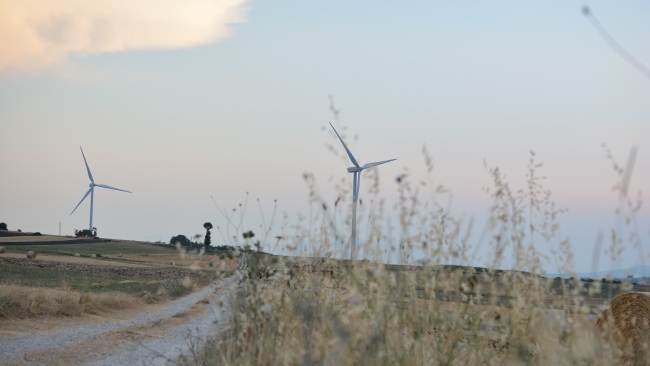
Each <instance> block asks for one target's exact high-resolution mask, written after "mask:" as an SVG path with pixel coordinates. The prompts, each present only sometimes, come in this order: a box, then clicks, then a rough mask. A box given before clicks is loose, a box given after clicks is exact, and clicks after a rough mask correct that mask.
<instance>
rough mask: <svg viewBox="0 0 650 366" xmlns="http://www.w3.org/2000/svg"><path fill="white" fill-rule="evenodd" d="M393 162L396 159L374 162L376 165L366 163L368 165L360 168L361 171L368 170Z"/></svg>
mask: <svg viewBox="0 0 650 366" xmlns="http://www.w3.org/2000/svg"><path fill="white" fill-rule="evenodd" d="M393 160H397V159H390V160H384V161H378V162H376V163H368V164H366V165H364V166H362V167H361V169H370V168H372V167H375V166H377V165H381V164H386V163H390V162H391V161H393Z"/></svg>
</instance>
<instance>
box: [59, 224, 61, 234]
mask: <svg viewBox="0 0 650 366" xmlns="http://www.w3.org/2000/svg"><path fill="white" fill-rule="evenodd" d="M59 236H61V221H59Z"/></svg>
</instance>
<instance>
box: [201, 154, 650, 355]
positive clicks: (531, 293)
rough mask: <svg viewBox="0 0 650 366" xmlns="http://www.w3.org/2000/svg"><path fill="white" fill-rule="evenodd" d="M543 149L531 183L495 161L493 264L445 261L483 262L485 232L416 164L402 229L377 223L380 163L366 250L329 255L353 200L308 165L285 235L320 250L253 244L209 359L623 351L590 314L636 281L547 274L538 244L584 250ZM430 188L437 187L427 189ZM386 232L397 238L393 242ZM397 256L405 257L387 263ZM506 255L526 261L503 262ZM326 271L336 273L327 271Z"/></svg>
mask: <svg viewBox="0 0 650 366" xmlns="http://www.w3.org/2000/svg"><path fill="white" fill-rule="evenodd" d="M424 154H425V162H426V168H427V172H428V173H431V171H432V169H433V163H432V159H431V158H430V157H429V156H428V153H427V152H426V150H425V151H424ZM534 156H535V155H534V153H531V157H530V160H529V164H528V172H527V174H526V185H525V187H524V188H522V189H514V188H511V187H510V184H509V183H508V181H507V179H506V177H505V176H504V175H503V173H502V172H501V171H500V170H499V169H498V168H489V167H488V168H487V171H488V174H489V176H490V178H491V180H492V183H493V187H491V188H490V189H486V191H487V192H488V194H489V195H490V197H491V198H492V200H493V203H492V205H491V207H490V210H489V211H490V218H489V220H488V223H487V224H486V226H485V228H484V230H483V234H481V238H482V239H480V241H481V242H485V243H484V244H483V245H488V246H489V248H490V250H489V253H490V257H489V258H482V262H483V263H488V264H487V266H486V267H487V268H474V267H462V266H443V264H448V263H468V262H472V261H476V258H475V257H474V255H475V254H472V253H476V252H475V251H474V246H476V245H481V243H471V244H470V243H469V242H468V238H470V237H471V235H470V231H471V229H472V223H471V222H470V223H468V222H466V221H463V220H462V219H457V218H454V217H453V215H452V214H451V212H450V211H449V208H445V207H448V205H447V203H446V202H447V200H446V197H445V192H446V190H445V188H444V187H441V186H440V185H433V183H432V182H433V179H427V180H422V181H420V182H418V183H416V184H415V185H414V184H413V183H412V182H411V179H412V178H411V175H412V173H411V172H410V171H408V170H407V171H405V172H404V174H403V175H401V176H400V179H399V180H398V194H399V197H400V200H399V202H398V203H397V204H396V205H395V207H394V208H393V210H392V212H395V213H397V214H398V215H399V222H398V224H397V226H398V227H394V228H385V227H383V226H382V225H381V224H380V223H383V222H386V217H385V215H384V211H385V209H384V206H383V200H382V199H381V197H379V194H378V192H379V188H378V186H379V183H378V181H379V179H378V176H377V175H376V174H375V173H373V170H369V171H368V173H366V175H365V178H364V179H366V180H365V182H367V183H366V184H365V187H368V188H366V189H367V192H366V193H365V196H364V198H363V199H364V205H361V206H360V207H359V216H358V217H363V218H365V220H366V223H365V224H363V225H365V227H367V228H368V229H367V231H368V233H367V234H366V237H365V238H363V240H360V241H361V242H362V244H361V245H360V246H361V252H362V253H363V254H364V256H365V257H366V258H368V259H369V260H364V261H356V262H353V263H352V262H349V261H341V260H330V259H327V258H328V257H330V255H331V254H332V253H340V252H341V249H340V248H349V242H348V241H347V240H346V239H348V238H349V236H348V234H347V233H348V232H349V229H350V228H349V222H350V221H351V220H350V215H351V212H349V211H345V210H346V209H345V208H341V207H348V206H347V205H338V206H337V204H338V203H339V200H338V199H337V200H336V202H335V203H334V204H332V202H328V200H325V199H323V198H321V197H320V195H319V191H320V190H319V189H318V187H317V186H316V183H315V181H314V179H313V176H311V175H309V174H306V175H305V180H306V182H307V185H308V187H309V192H310V199H311V202H312V207H311V210H310V214H309V219H308V220H309V221H308V222H307V223H306V225H307V226H308V227H309V228H308V229H305V228H301V227H298V228H296V229H295V232H291V233H287V234H286V235H285V234H284V233H283V236H282V238H291V239H286V242H285V243H284V245H285V246H286V248H287V249H288V250H296V249H292V248H300V250H301V251H302V250H303V249H302V248H304V247H308V248H310V249H311V252H313V253H315V257H312V258H302V259H301V260H299V261H295V260H290V259H288V258H280V257H274V256H260V255H257V256H256V255H251V256H250V259H249V261H248V263H247V265H248V267H247V268H246V270H247V273H248V275H247V276H246V277H245V278H244V279H243V281H242V283H241V289H240V291H239V293H238V294H237V296H236V297H235V299H234V302H233V306H232V308H233V313H232V318H231V328H230V330H229V331H228V332H224V333H223V334H222V335H221V336H220V337H218V338H215V339H212V340H210V341H209V342H208V345H207V347H206V348H205V350H204V352H203V354H202V357H201V358H200V359H199V363H201V364H205V365H211V364H224V365H276V364H282V365H301V364H308V365H312V364H318V365H360V364H367V365H531V364H536V365H605V364H609V365H613V364H618V363H619V362H620V360H619V350H618V348H619V347H621V348H624V347H623V346H624V345H616V344H613V345H612V344H610V346H608V347H607V346H603V344H602V343H601V339H599V337H598V336H597V333H596V331H595V329H594V324H593V320H591V318H590V317H591V316H593V315H592V314H594V309H597V308H598V307H599V306H603V305H605V304H604V302H606V301H607V300H608V299H611V298H612V296H613V295H615V294H617V293H619V292H620V291H621V289H625V288H626V286H628V285H625V284H622V285H616V286H618V287H614V285H611V284H606V283H601V282H600V281H596V282H592V283H585V282H582V281H579V280H568V281H565V280H548V279H544V278H543V277H541V276H540V275H541V274H542V273H543V269H542V268H543V264H542V263H543V261H544V260H549V258H544V257H543V256H542V255H541V254H540V253H539V252H538V249H537V248H538V247H539V246H549V247H551V248H552V249H553V258H550V260H551V261H552V263H553V264H554V265H555V266H556V267H557V269H558V271H559V272H561V273H566V274H574V272H573V271H572V266H573V255H574V254H573V252H572V250H571V245H570V241H569V240H568V239H567V238H564V237H562V236H561V235H560V227H559V224H558V216H559V215H561V214H562V213H563V212H564V210H563V209H561V208H559V207H558V206H556V204H555V203H554V202H553V201H552V199H551V197H552V196H551V192H550V191H548V190H547V189H545V188H544V187H543V185H542V183H543V178H541V177H539V176H538V173H537V170H538V169H539V168H540V166H541V165H540V164H538V163H537V162H536V161H535V158H534ZM613 165H614V168H615V169H614V170H615V171H616V173H617V174H618V176H619V179H620V181H619V184H618V185H617V186H618V187H619V190H620V194H621V197H622V198H621V207H619V208H618V209H617V214H619V215H622V216H625V218H626V219H625V220H621V221H620V222H623V223H626V225H627V223H630V222H634V219H633V217H634V215H635V212H637V211H638V207H640V204H638V205H637V203H634V204H633V203H632V200H630V199H628V198H627V196H626V195H627V187H628V184H629V180H628V178H626V177H629V174H626V172H625V171H624V169H621V168H620V166H621V165H619V164H615V163H614V164H613ZM627 167H628V169H630V167H631V165H630V164H628V165H627ZM349 185H350V182H349V181H344V182H343V184H338V183H337V185H336V189H337V190H338V193H339V199H341V198H345V197H349V190H348V188H347V187H348V186H349ZM362 186H363V185H362ZM426 190H429V191H430V192H429V193H430V197H431V198H425V197H428V196H427V195H426V194H424V195H423V194H420V191H426ZM441 201H442V202H441ZM366 202H370V204H367V203H366ZM628 202H630V203H629V205H628ZM332 210H333V212H332ZM337 217H338V218H339V219H338V221H337ZM341 217H343V218H344V219H341ZM341 221H343V222H341ZM618 229H619V230H620V229H622V228H618ZM625 229H626V230H628V231H629V230H633V228H631V227H627V228H625ZM613 232H614V235H612V241H611V245H610V247H609V248H608V252H609V253H610V255H611V256H612V258H611V259H612V263H616V262H617V260H618V257H617V256H618V255H620V253H621V251H622V248H623V247H624V245H625V244H626V242H625V241H624V240H623V238H622V237H620V236H617V235H616V234H615V230H614V231H613ZM239 234H241V233H239ZM637 234H638V233H637ZM630 237H631V238H632V239H631V240H632V242H630V243H627V244H628V245H630V246H635V247H636V246H637V245H638V244H639V243H638V240H639V239H638V237H639V235H637V236H630ZM483 238H484V239H483ZM377 243H384V244H383V245H378V244H377ZM385 243H391V245H392V247H390V249H388V250H387V248H386V245H385ZM265 247H266V246H265ZM348 253H349V252H348ZM388 255H391V256H392V257H393V258H395V257H398V258H399V260H400V263H402V264H405V266H401V267H400V266H386V265H383V264H381V263H384V262H385V260H386V259H385V258H387V256H388ZM346 256H347V255H346ZM319 257H320V258H319ZM323 257H324V258H323ZM423 257H424V258H425V259H426V260H427V261H426V263H425V265H419V266H415V264H416V261H415V259H416V258H423ZM505 266H508V267H511V266H512V267H514V268H515V269H516V270H513V271H500V270H497V269H498V268H504V267H505ZM287 268H291V269H292V270H291V271H286V269H287ZM330 271H331V272H330ZM329 273H333V274H332V276H331V278H329V277H328V276H327V275H323V274H329ZM628 287H631V286H628ZM614 291H616V293H614ZM549 307H552V309H549ZM639 321H642V322H644V321H645V318H643V319H639ZM644 324H646V323H644ZM644 326H646V325H644ZM643 329H644V330H643V331H644V332H645V333H644V334H648V332H647V331H646V330H645V328H643ZM643 342H645V343H644V344H647V342H648V341H643ZM633 347H634V346H633ZM634 350H636V348H634ZM634 352H636V351H634ZM634 352H633V353H634Z"/></svg>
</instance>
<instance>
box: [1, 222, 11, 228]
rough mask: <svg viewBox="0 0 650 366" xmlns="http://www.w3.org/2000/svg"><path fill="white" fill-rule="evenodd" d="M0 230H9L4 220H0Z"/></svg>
mask: <svg viewBox="0 0 650 366" xmlns="http://www.w3.org/2000/svg"><path fill="white" fill-rule="evenodd" d="M0 230H9V229H7V224H5V223H4V222H0Z"/></svg>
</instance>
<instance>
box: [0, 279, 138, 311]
mask: <svg viewBox="0 0 650 366" xmlns="http://www.w3.org/2000/svg"><path fill="white" fill-rule="evenodd" d="M140 303H141V301H140V300H139V299H137V298H135V297H133V296H130V295H128V294H125V293H121V292H114V293H101V294H97V293H89V292H79V291H72V290H70V289H69V288H66V287H65V285H64V286H63V289H60V290H59V289H49V288H38V287H27V286H19V285H9V284H3V285H1V286H0V318H5V319H7V318H32V317H48V316H76V315H82V314H99V313H102V312H108V311H116V310H123V309H130V308H133V307H135V306H137V305H138V304H140Z"/></svg>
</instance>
